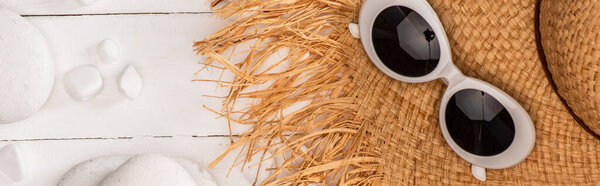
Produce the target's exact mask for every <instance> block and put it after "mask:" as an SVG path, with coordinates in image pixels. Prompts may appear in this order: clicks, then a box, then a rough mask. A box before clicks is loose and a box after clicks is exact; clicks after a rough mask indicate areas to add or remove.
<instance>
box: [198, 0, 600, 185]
mask: <svg viewBox="0 0 600 186" xmlns="http://www.w3.org/2000/svg"><path fill="white" fill-rule="evenodd" d="M215 2H218V0H216V1H215ZM429 2H430V3H431V5H432V6H433V8H434V10H435V11H436V12H437V14H438V16H439V17H440V19H441V21H442V23H443V24H444V27H445V29H446V31H447V34H448V38H449V40H450V45H451V49H452V53H453V59H454V62H455V63H456V65H457V66H458V68H460V69H461V70H462V71H463V72H464V73H465V74H467V75H469V76H472V77H476V78H479V79H482V80H484V81H487V82H489V83H491V84H493V85H495V86H497V87H498V88H500V89H502V90H504V91H505V92H506V93H508V94H509V95H511V96H512V97H514V98H515V99H516V100H517V101H519V103H520V104H521V105H523V107H524V108H525V109H526V110H527V111H528V113H529V115H530V116H531V118H532V120H533V121H534V125H535V128H536V138H537V139H536V144H535V147H534V149H533V151H532V152H531V154H530V155H529V157H528V158H527V159H526V160H525V161H523V162H522V163H520V164H518V165H516V166H514V167H511V168H508V169H501V170H488V173H487V181H486V182H485V183H486V184H509V185H511V184H527V185H529V184H568V185H574V184H596V183H598V182H600V140H598V139H596V138H594V136H593V135H591V134H590V133H588V132H587V131H586V130H585V129H584V128H583V127H581V126H580V125H579V124H578V123H577V122H576V121H575V119H574V118H573V117H572V115H571V114H570V113H569V112H568V110H567V108H566V107H565V105H563V103H562V102H561V101H560V99H559V97H558V95H557V94H556V92H555V91H554V90H553V88H552V86H551V83H550V81H549V80H548V78H547V77H546V74H545V70H544V66H543V63H542V60H540V59H541V57H540V56H543V55H541V53H540V51H539V49H540V48H539V47H538V44H537V41H538V40H537V39H536V30H537V28H536V26H537V25H536V15H537V14H536V8H537V6H536V1H535V0H498V1H476V2H475V1H452V2H451V1H443V0H430V1H429ZM360 5H361V2H360V1H359V2H355V1H351V0H320V1H314V0H292V1H290V0H272V1H270V2H264V1H263V0H244V1H231V2H228V3H226V4H225V5H223V7H222V8H219V9H217V10H216V11H215V13H216V14H218V15H221V16H224V17H233V18H236V19H237V21H235V22H234V23H232V24H231V25H229V26H227V27H226V28H223V29H222V30H221V31H220V32H217V33H215V34H213V35H212V36H209V37H207V38H206V39H205V40H203V41H200V42H197V43H195V47H196V48H197V49H196V51H197V52H198V54H201V55H205V56H207V57H208V60H206V61H204V63H206V64H207V65H210V66H221V67H222V68H223V69H226V71H230V72H232V73H233V74H234V75H235V78H233V79H231V80H226V81H225V80H223V81H219V82H218V83H219V85H224V86H225V87H232V88H231V91H230V94H229V95H228V96H227V97H226V98H224V108H223V109H221V110H220V111H215V112H217V113H219V114H221V115H222V116H226V117H228V118H230V120H231V121H232V122H238V123H245V124H250V125H252V126H253V127H252V128H251V129H250V130H249V131H248V132H246V133H245V134H243V135H241V136H240V138H239V140H238V141H236V142H235V143H233V145H232V146H231V149H235V148H238V147H245V148H249V149H250V151H249V153H248V154H242V155H243V156H247V157H248V156H252V155H254V154H260V153H262V152H264V151H266V149H268V148H269V147H278V148H277V149H275V150H274V154H275V155H277V153H278V152H284V151H285V152H292V153H293V156H291V157H290V160H289V161H288V162H292V161H294V160H298V159H302V160H303V161H302V163H300V164H293V163H288V164H285V163H284V164H283V166H282V167H280V168H279V169H278V170H277V171H275V174H278V173H281V172H283V171H286V170H291V171H294V172H295V173H294V174H292V175H290V176H286V177H279V178H276V177H275V176H274V177H273V179H272V180H267V182H265V184H273V185H275V184H305V183H310V182H326V183H339V184H373V185H380V184H393V185H396V184H399V183H402V184H410V185H412V184H456V183H481V182H479V181H477V180H476V179H475V178H473V177H472V176H471V172H470V164H469V163H468V162H466V161H464V160H463V159H461V158H459V157H458V155H456V154H455V153H454V152H453V151H452V150H451V149H450V148H449V146H448V145H447V144H446V142H445V141H444V139H443V137H442V133H441V131H440V128H439V124H438V118H437V117H438V111H439V110H438V109H439V106H440V100H441V96H442V93H443V91H444V89H445V86H444V84H443V83H442V82H441V81H439V80H437V81H432V82H428V83H419V84H410V83H403V82H398V81H395V80H393V79H391V78H389V77H387V76H385V75H384V74H383V73H382V72H380V71H379V70H378V69H377V68H376V67H375V66H374V65H372V63H371V62H370V61H369V59H368V57H367V56H366V54H365V53H364V51H363V50H362V46H361V44H360V41H359V40H357V39H354V38H352V36H351V35H350V33H349V32H348V31H347V27H346V26H347V25H348V23H350V22H356V21H357V17H358V13H359V9H360ZM582 6H587V5H582ZM240 14H245V16H241V17H239V18H238V17H236V16H237V15H240ZM542 15H544V14H542ZM542 28H543V26H542ZM590 32H591V30H590ZM547 44H551V43H550V42H546V43H545V44H544V46H546V45H547ZM555 44H556V45H560V44H561V43H555ZM238 45H239V46H241V45H249V46H250V47H248V49H249V50H248V51H246V52H249V53H246V54H247V55H246V54H245V56H243V58H242V60H236V59H235V58H229V55H228V53H227V50H226V49H227V48H233V47H236V46H238ZM281 48H288V50H289V52H288V57H287V58H285V59H284V60H283V61H286V60H287V66H286V68H284V70H282V71H277V72H270V71H268V70H267V71H257V70H256V69H258V68H259V67H260V66H264V65H265V63H263V62H264V61H265V59H267V58H268V57H269V56H270V55H272V54H273V53H274V51H278V50H280V49H281ZM306 54H309V55H308V57H302V56H304V55H306ZM221 67H218V68H221ZM553 73H554V72H553ZM263 83H268V84H269V85H268V86H267V87H268V88H262V89H258V90H257V91H247V89H248V88H249V87H252V86H253V85H259V84H263ZM243 98H252V99H255V100H258V101H256V102H255V103H254V104H252V105H251V106H249V107H247V108H245V109H241V110H236V109H235V108H236V107H235V106H234V105H236V103H238V102H236V101H239V100H242V99H243ZM306 101H308V104H305V105H303V106H302V107H300V108H301V109H299V110H297V111H295V112H291V113H290V112H286V109H287V108H289V107H291V106H293V105H296V104H298V103H305V102H306ZM282 113H288V114H282ZM239 114H241V115H239ZM290 134H291V135H290ZM274 139H277V141H281V143H278V144H276V145H274V144H273V143H274V142H273V141H275V140H274ZM282 146H283V148H282ZM301 146H307V147H308V149H309V152H304V151H301V150H298V149H300V147H301ZM286 147H287V148H286ZM231 149H230V150H228V151H226V152H225V153H229V152H231V151H232V150H231ZM265 158H269V157H265ZM245 160H248V159H245ZM217 162H218V160H217V161H215V162H214V163H217Z"/></svg>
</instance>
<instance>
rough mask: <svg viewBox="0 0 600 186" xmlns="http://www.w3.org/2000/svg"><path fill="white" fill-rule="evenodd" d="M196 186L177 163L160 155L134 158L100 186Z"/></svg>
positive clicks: (110, 175) (111, 174)
mask: <svg viewBox="0 0 600 186" xmlns="http://www.w3.org/2000/svg"><path fill="white" fill-rule="evenodd" d="M147 185H154V186H172V185H178V186H196V183H195V181H194V179H193V178H192V176H190V174H189V173H188V172H187V170H186V169H185V168H183V167H182V166H181V165H180V164H179V163H177V161H175V160H174V159H171V158H169V157H166V156H164V155H160V154H145V155H140V156H136V157H133V158H131V159H129V160H127V162H125V163H123V165H121V166H120V167H119V168H118V169H117V170H115V171H113V172H112V173H110V174H109V175H108V176H107V177H106V178H104V180H102V183H100V184H99V186H147Z"/></svg>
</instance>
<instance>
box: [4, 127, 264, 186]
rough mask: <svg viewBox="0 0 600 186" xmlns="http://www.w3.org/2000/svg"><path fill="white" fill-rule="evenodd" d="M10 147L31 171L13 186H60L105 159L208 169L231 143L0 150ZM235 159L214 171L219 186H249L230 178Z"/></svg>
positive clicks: (123, 142)
mask: <svg viewBox="0 0 600 186" xmlns="http://www.w3.org/2000/svg"><path fill="white" fill-rule="evenodd" d="M7 144H18V145H19V146H20V147H21V150H22V152H23V154H24V155H25V158H24V160H25V163H26V164H27V167H28V168H29V169H30V171H28V173H27V174H26V175H25V178H24V180H23V181H21V182H18V183H16V184H13V185H14V186H32V185H38V186H45V185H56V184H57V183H58V182H59V180H60V179H61V178H62V176H63V175H64V174H65V173H66V172H67V171H68V170H69V169H71V167H73V166H74V165H77V164H78V163H81V162H83V161H86V160H89V159H92V158H97V157H102V156H111V155H135V154H144V153H162V154H165V155H169V156H174V157H182V158H187V159H190V160H193V161H195V162H197V163H199V164H201V165H205V166H206V165H207V164H208V163H210V162H211V161H212V160H214V159H215V158H216V157H217V156H219V155H220V153H221V152H222V151H223V150H224V149H225V148H226V147H227V145H228V144H229V139H228V138H224V137H204V138H192V137H174V138H148V137H146V138H133V139H110V140H53V141H24V142H0V148H1V147H3V146H4V145H7ZM235 155H236V154H231V155H230V156H227V157H226V158H225V159H224V160H223V162H222V163H220V164H218V166H217V167H215V169H211V173H212V175H213V177H214V178H215V180H216V181H217V182H218V184H219V185H248V181H247V180H246V178H245V177H244V175H243V174H242V173H240V172H239V171H232V172H231V175H230V176H229V177H226V175H227V172H228V171H229V168H230V166H231V165H232V162H233V160H234V159H235ZM254 164H255V163H253V164H252V165H254ZM0 166H1V165H0ZM254 167H256V166H254ZM254 169H255V168H254ZM238 170H239V169H238ZM255 170H256V169H255ZM0 185H10V184H9V182H8V178H6V177H4V176H3V175H2V174H1V173H0Z"/></svg>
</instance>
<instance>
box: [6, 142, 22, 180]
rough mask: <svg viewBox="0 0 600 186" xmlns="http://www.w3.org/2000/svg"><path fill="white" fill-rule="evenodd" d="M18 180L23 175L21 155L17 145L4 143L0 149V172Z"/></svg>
mask: <svg viewBox="0 0 600 186" xmlns="http://www.w3.org/2000/svg"><path fill="white" fill-rule="evenodd" d="M1 173H4V175H6V176H8V177H9V178H10V179H11V180H12V181H14V182H18V181H21V180H23V177H24V176H25V164H24V162H23V156H22V155H21V151H20V150H19V147H18V146H17V145H6V146H4V147H2V149H0V174H1Z"/></svg>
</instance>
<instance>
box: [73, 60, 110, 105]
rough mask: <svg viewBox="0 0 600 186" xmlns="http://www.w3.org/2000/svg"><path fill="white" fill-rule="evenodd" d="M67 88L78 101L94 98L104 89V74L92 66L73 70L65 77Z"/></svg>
mask: <svg viewBox="0 0 600 186" xmlns="http://www.w3.org/2000/svg"><path fill="white" fill-rule="evenodd" d="M64 82H65V90H66V91H67V93H69V95H71V97H73V98H75V99H76V100H78V101H87V100H90V99H92V98H93V97H94V96H96V94H98V92H100V90H101V89H102V86H103V82H102V75H100V72H99V71H98V69H96V68H95V67H92V66H83V67H79V68H76V69H73V70H71V71H70V72H68V73H67V75H66V76H65V78H64Z"/></svg>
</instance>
